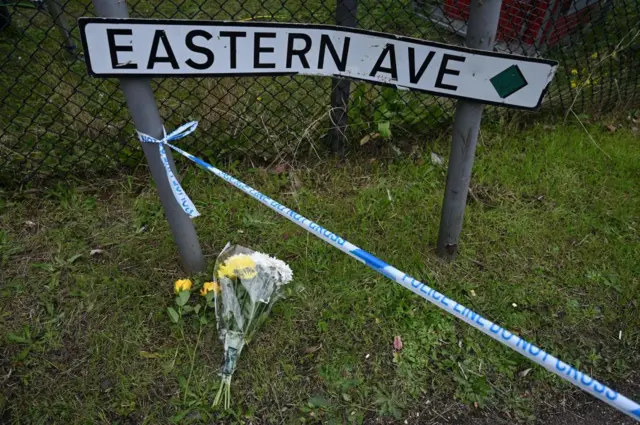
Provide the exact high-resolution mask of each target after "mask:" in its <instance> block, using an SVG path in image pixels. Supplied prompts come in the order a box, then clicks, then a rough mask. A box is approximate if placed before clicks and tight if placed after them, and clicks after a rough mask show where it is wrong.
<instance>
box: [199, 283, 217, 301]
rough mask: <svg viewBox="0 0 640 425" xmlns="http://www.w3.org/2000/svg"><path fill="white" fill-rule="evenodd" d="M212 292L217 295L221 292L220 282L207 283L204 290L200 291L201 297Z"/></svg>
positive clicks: (203, 286) (203, 287)
mask: <svg viewBox="0 0 640 425" xmlns="http://www.w3.org/2000/svg"><path fill="white" fill-rule="evenodd" d="M211 291H213V292H215V293H219V292H220V285H218V282H205V283H204V285H202V289H200V295H202V296H203V297H204V296H205V295H207V294H208V293H209V292H211Z"/></svg>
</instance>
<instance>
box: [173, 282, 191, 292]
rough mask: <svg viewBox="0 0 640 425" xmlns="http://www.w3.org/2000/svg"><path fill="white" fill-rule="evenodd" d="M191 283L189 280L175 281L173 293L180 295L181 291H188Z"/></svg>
mask: <svg viewBox="0 0 640 425" xmlns="http://www.w3.org/2000/svg"><path fill="white" fill-rule="evenodd" d="M192 286H193V283H191V281H190V280H189V279H179V280H176V284H175V285H174V287H173V290H174V291H175V293H176V294H177V293H180V292H182V291H190V290H191V287H192Z"/></svg>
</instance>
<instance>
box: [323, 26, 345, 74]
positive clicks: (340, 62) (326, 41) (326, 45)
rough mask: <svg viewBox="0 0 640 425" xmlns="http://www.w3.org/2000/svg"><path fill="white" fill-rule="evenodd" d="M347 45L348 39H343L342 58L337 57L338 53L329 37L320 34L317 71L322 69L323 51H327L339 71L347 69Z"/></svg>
mask: <svg viewBox="0 0 640 425" xmlns="http://www.w3.org/2000/svg"><path fill="white" fill-rule="evenodd" d="M349 43H351V38H350V37H345V38H344V44H343V45H342V56H341V57H338V51H337V50H336V47H335V46H334V45H333V42H332V41H331V37H329V36H328V35H326V34H322V36H321V37H320V56H319V57H318V69H322V68H324V55H325V51H326V50H327V49H329V53H331V57H332V58H333V62H334V63H335V64H336V67H337V68H338V70H340V71H343V72H344V71H345V70H346V69H347V57H348V55H349Z"/></svg>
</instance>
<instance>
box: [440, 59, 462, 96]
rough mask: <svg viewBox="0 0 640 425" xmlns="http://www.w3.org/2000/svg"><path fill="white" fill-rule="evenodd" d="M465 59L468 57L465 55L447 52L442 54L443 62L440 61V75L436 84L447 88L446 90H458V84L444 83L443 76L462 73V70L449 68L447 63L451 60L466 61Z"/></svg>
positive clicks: (441, 87)
mask: <svg viewBox="0 0 640 425" xmlns="http://www.w3.org/2000/svg"><path fill="white" fill-rule="evenodd" d="M465 60H466V58H465V57H464V56H454V55H448V54H446V53H445V54H444V55H443V56H442V62H441V63H440V69H439V70H438V76H437V77H436V84H435V86H436V87H437V88H439V89H446V90H453V91H456V90H458V86H452V85H450V84H443V83H442V78H444V75H445V74H449V75H460V71H458V70H455V69H449V68H447V65H449V61H456V62H464V61H465Z"/></svg>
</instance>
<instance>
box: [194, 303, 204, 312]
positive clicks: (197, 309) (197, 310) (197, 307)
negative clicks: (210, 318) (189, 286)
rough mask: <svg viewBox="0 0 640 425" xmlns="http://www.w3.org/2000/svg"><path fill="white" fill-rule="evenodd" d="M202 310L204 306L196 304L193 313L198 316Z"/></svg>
mask: <svg viewBox="0 0 640 425" xmlns="http://www.w3.org/2000/svg"><path fill="white" fill-rule="evenodd" d="M201 308H202V306H201V305H200V304H196V306H195V308H194V309H193V311H195V312H196V314H198V313H200V309H201Z"/></svg>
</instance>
